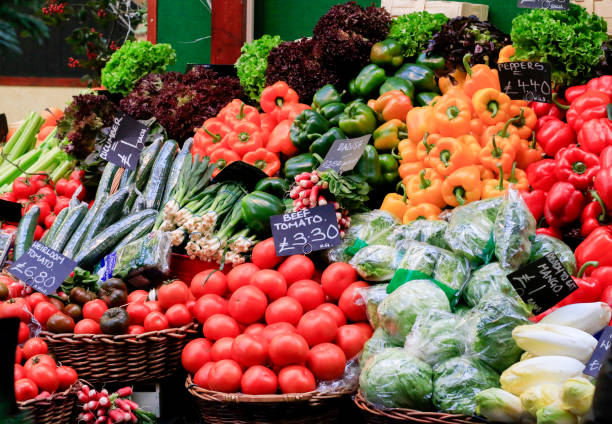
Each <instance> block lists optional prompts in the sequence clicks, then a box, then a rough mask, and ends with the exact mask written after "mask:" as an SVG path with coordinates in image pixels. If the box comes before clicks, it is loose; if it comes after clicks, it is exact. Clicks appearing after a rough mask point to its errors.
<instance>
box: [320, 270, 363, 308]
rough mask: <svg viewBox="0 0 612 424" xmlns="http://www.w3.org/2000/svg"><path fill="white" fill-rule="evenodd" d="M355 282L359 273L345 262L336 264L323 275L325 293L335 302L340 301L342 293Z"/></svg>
mask: <svg viewBox="0 0 612 424" xmlns="http://www.w3.org/2000/svg"><path fill="white" fill-rule="evenodd" d="M355 281H357V271H355V268H353V267H352V266H351V265H349V264H347V263H345V262H334V263H333V264H331V265H329V266H328V267H327V268H325V271H323V274H322V275H321V286H322V287H323V291H324V292H325V294H326V295H327V296H329V297H330V298H331V299H333V300H338V299H339V298H340V295H341V294H342V292H343V291H344V290H345V289H346V288H347V287H348V286H350V285H351V284H352V283H354V282H355Z"/></svg>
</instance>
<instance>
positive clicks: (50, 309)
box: [34, 301, 106, 326]
mask: <svg viewBox="0 0 612 424" xmlns="http://www.w3.org/2000/svg"><path fill="white" fill-rule="evenodd" d="M102 303H104V302H102ZM105 306H106V304H105ZM58 311H59V309H57V306H55V305H54V304H53V303H51V302H47V301H45V302H40V303H39V304H37V305H36V307H35V308H34V318H36V321H38V322H39V323H40V324H41V325H42V326H45V325H46V324H47V320H48V319H49V317H50V316H51V315H53V314H54V313H56V312H58Z"/></svg>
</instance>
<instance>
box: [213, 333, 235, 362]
mask: <svg viewBox="0 0 612 424" xmlns="http://www.w3.org/2000/svg"><path fill="white" fill-rule="evenodd" d="M233 344H234V338H233V337H221V338H220V339H219V340H217V341H216V342H215V343H214V344H213V345H212V347H211V348H210V359H211V360H212V361H214V362H218V361H221V360H222V359H234V358H233V354H232V346H233Z"/></svg>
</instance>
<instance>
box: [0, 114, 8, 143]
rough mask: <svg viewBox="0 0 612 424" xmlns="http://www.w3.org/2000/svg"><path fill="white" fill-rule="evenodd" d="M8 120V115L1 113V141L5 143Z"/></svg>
mask: <svg viewBox="0 0 612 424" xmlns="http://www.w3.org/2000/svg"><path fill="white" fill-rule="evenodd" d="M8 130H9V129H8V122H7V121H6V115H5V114H4V113H0V143H4V140H5V139H6V135H7V134H8Z"/></svg>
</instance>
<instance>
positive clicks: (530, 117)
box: [509, 104, 538, 138]
mask: <svg viewBox="0 0 612 424" xmlns="http://www.w3.org/2000/svg"><path fill="white" fill-rule="evenodd" d="M509 114H510V116H511V117H512V118H516V120H514V121H513V122H512V124H511V125H512V126H513V127H515V128H516V130H517V133H518V135H519V137H520V138H529V137H531V133H532V132H533V130H534V128H535V126H536V124H537V123H538V116H537V115H536V114H535V112H534V111H533V109H531V108H530V107H521V106H518V105H513V104H510V111H509Z"/></svg>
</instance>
